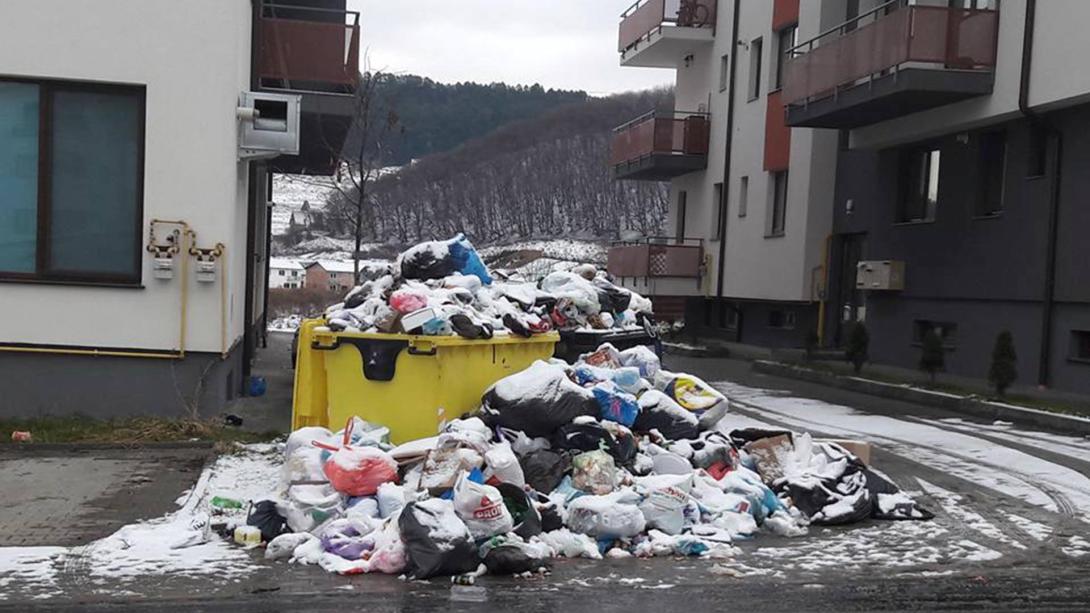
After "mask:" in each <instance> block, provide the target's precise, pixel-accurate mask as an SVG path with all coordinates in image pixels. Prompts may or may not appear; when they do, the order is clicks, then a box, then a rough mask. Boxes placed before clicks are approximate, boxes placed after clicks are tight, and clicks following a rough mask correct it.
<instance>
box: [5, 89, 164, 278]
mask: <svg viewBox="0 0 1090 613" xmlns="http://www.w3.org/2000/svg"><path fill="white" fill-rule="evenodd" d="M143 133H144V90H143V88H137V87H122V86H112V85H101V84H95V85H90V84H76V83H64V82H58V81H29V80H27V81H24V80H0V194H3V205H4V206H3V207H0V277H3V278H8V279H16V280H18V279H26V280H49V281H71V282H79V281H86V282H107V283H126V284H136V283H139V282H140V266H141V250H140V247H141V240H142V235H143V211H142V208H143V206H142V205H143V156H144V134H143ZM39 173H41V175H42V176H39ZM39 186H42V187H44V188H45V189H42V190H40V191H39Z"/></svg>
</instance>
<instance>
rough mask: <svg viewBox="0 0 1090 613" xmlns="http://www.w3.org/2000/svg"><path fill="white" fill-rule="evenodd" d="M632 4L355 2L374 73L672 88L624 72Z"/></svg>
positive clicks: (668, 76)
mask: <svg viewBox="0 0 1090 613" xmlns="http://www.w3.org/2000/svg"><path fill="white" fill-rule="evenodd" d="M630 4H632V2H631V0H348V5H349V8H350V9H353V10H358V11H360V12H361V13H362V15H361V16H360V24H361V29H362V31H363V49H365V50H367V52H368V54H369V58H370V63H371V67H372V68H374V69H383V70H386V71H388V72H399V73H412V74H418V75H421V76H425V77H430V78H432V79H434V80H436V81H441V82H444V83H452V82H456V81H477V82H482V83H490V82H493V81H503V82H506V83H510V84H516V83H521V84H526V85H529V84H533V83H540V84H541V85H542V86H543V87H546V88H549V87H553V88H564V89H582V90H585V91H587V92H588V93H591V94H609V93H615V92H622V91H628V90H633V89H644V88H647V87H652V86H655V85H662V84H669V83H672V82H673V79H674V73H673V71H671V70H665V69H661V68H657V69H656V68H621V67H620V65H619V64H618V54H617V24H618V22H619V18H620V14H621V13H622V12H623V11H624V10H625V9H627V8H628V6H629V5H630Z"/></svg>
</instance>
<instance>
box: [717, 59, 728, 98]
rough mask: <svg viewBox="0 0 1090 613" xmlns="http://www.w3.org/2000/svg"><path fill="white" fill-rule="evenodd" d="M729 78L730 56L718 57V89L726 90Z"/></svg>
mask: <svg viewBox="0 0 1090 613" xmlns="http://www.w3.org/2000/svg"><path fill="white" fill-rule="evenodd" d="M729 80H730V56H729V55H724V56H723V57H721V58H719V91H721V92H725V91H727V82H728V81H729Z"/></svg>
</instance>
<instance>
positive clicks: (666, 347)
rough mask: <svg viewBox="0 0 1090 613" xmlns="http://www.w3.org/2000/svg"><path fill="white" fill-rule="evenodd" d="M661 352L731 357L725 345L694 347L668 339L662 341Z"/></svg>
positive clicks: (694, 356)
mask: <svg viewBox="0 0 1090 613" xmlns="http://www.w3.org/2000/svg"><path fill="white" fill-rule="evenodd" d="M662 352H663V353H665V354H666V355H684V356H688V357H692V358H729V357H731V351H730V349H728V348H726V347H706V346H704V347H696V346H693V345H679V344H675V343H671V342H669V341H663V343H662Z"/></svg>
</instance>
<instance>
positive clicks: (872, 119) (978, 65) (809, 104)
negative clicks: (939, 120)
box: [783, 0, 999, 129]
mask: <svg viewBox="0 0 1090 613" xmlns="http://www.w3.org/2000/svg"><path fill="white" fill-rule="evenodd" d="M998 25H999V13H998V11H993V10H976V9H972V10H970V9H955V8H946V7H941V6H915V5H912V6H906V5H905V4H904V1H903V0H894V1H893V2H888V3H886V4H884V5H882V6H880V7H878V8H876V9H874V10H873V11H870V12H868V13H865V14H863V15H860V16H859V17H857V18H855V19H852V20H850V21H848V22H845V23H843V24H841V25H839V26H837V27H835V28H833V29H831V30H829V31H827V32H825V33H823V34H821V35H819V36H817V37H816V38H814V39H812V40H809V41H806V42H804V43H802V44H800V45H799V46H797V47H795V48H794V49H791V50H790V51H789V52H788V53H789V54H790V55H791V57H790V59H788V60H787V61H786V63H785V65H784V71H785V72H784V87H783V99H784V103H785V104H786V105H787V124H788V125H790V126H793V127H811V128H837V129H851V128H858V127H861V126H866V125H870V124H874V123H878V122H881V121H885V120H888V119H893V118H895V117H901V116H904V115H909V114H911V113H916V112H919V111H924V110H927V109H931V108H935V107H939V106H944V105H947V104H952V103H954V102H958V101H961V100H965V99H968V98H972V97H975V96H985V95H988V94H990V93H991V91H992V83H993V81H994V68H995V57H996V39H997V33H998Z"/></svg>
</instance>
